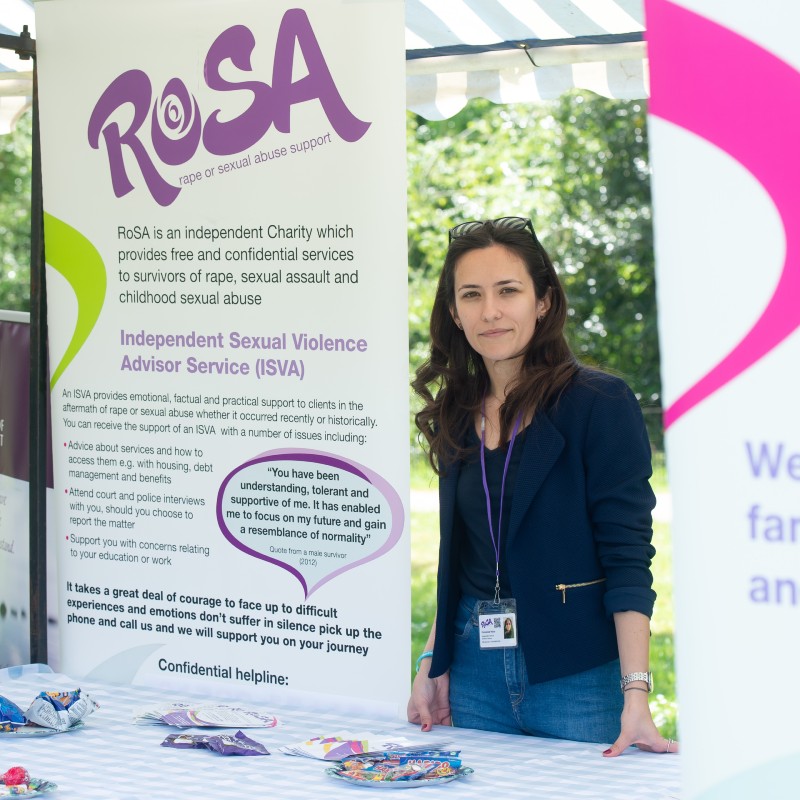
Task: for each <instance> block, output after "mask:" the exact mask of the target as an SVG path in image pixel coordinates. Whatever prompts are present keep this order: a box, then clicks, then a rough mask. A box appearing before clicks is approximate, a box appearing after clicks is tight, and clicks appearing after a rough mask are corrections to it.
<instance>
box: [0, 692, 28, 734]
mask: <svg viewBox="0 0 800 800" xmlns="http://www.w3.org/2000/svg"><path fill="white" fill-rule="evenodd" d="M27 721H28V720H27V718H26V717H25V714H23V713H22V709H21V708H20V707H19V706H18V705H17V704H16V703H12V702H11V701H10V700H9V699H8V698H7V697H3V696H1V695H0V731H13V730H16V729H17V728H19V727H20V726H21V725H25V724H26V723H27Z"/></svg>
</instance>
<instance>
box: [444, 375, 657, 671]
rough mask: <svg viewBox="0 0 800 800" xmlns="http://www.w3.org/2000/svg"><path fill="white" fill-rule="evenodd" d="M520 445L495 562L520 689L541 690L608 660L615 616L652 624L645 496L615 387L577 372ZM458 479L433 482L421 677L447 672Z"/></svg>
mask: <svg viewBox="0 0 800 800" xmlns="http://www.w3.org/2000/svg"><path fill="white" fill-rule="evenodd" d="M522 441H523V443H524V444H523V452H522V457H521V461H520V464H519V469H518V471H517V477H516V482H515V484H514V493H513V498H512V505H511V517H510V521H509V529H508V534H507V539H506V548H507V549H506V563H507V569H508V572H509V579H510V582H511V590H512V596H513V597H514V598H515V599H516V601H517V630H518V633H519V642H520V646H521V647H522V648H523V651H524V654H525V662H526V666H527V670H528V676H529V680H530V682H531V683H540V682H543V681H548V680H552V679H554V678H559V677H563V676H565V675H571V674H575V673H578V672H582V671H584V670H587V669H591V668H593V667H597V666H599V665H601V664H605V663H607V662H608V661H611V660H613V659H615V658H617V657H618V655H619V653H618V649H617V639H616V631H615V627H614V621H613V618H612V615H613V614H614V612H617V611H630V610H633V611H639V612H641V613H643V614H646V615H647V616H651V615H652V612H653V603H654V601H655V592H654V591H653V590H652V588H651V586H652V582H653V578H652V574H651V572H650V562H651V559H652V557H653V555H654V554H655V549H654V548H653V546H652V545H651V539H652V516H651V515H652V510H653V507H654V506H655V496H654V495H653V491H652V489H651V488H650V483H649V478H650V475H651V474H652V469H651V461H650V444H649V440H648V437H647V432H646V430H645V425H644V419H643V417H642V412H641V409H640V408H639V404H638V402H637V400H636V398H635V397H634V395H633V393H632V392H631V390H630V389H629V388H628V386H627V385H626V384H625V383H624V382H623V381H622V380H620V379H619V378H617V377H614V376H612V375H607V374H605V373H599V372H594V371H591V370H587V369H581V370H580V371H579V372H578V374H577V375H576V376H575V378H574V379H573V380H572V382H571V383H570V384H569V386H568V387H567V388H566V389H565V390H564V392H563V393H562V394H561V396H560V397H559V398H558V400H557V401H556V402H555V403H553V404H552V405H551V406H550V407H549V408H548V409H547V410H544V411H540V412H539V413H537V414H536V416H535V417H534V419H533V421H532V422H531V424H530V425H529V426H528V429H527V431H526V433H525V437H524V438H523V440H522ZM459 472H460V464H459V463H455V464H453V465H452V466H450V467H449V468H448V469H447V471H446V472H445V474H444V475H442V477H441V478H440V481H439V504H440V506H439V509H440V511H439V513H440V545H439V572H438V587H437V618H436V637H435V644H434V651H433V661H432V663H431V669H430V673H429V674H430V677H432V678H433V677H436V676H438V675H441V674H442V673H444V672H445V671H446V670H447V669H448V668H449V666H450V661H451V659H452V653H453V633H454V630H453V622H454V616H455V613H456V609H457V606H458V602H459V599H460V589H459V582H458V563H459V562H458V559H459V549H460V545H461V539H462V536H463V535H464V531H463V525H462V524H460V521H459V517H458V513H457V510H456V486H457V484H458V476H459ZM584 583H585V584H589V585H587V586H573V584H584ZM562 585H566V587H567V588H565V589H562V588H560V587H561V586H562ZM487 599H488V598H487Z"/></svg>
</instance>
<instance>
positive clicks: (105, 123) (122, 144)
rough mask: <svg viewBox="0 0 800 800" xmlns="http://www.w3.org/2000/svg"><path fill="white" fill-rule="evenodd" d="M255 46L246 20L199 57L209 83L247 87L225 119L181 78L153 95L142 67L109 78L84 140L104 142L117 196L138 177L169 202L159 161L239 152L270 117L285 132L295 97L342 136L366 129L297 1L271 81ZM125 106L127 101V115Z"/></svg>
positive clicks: (223, 88)
mask: <svg viewBox="0 0 800 800" xmlns="http://www.w3.org/2000/svg"><path fill="white" fill-rule="evenodd" d="M255 47H256V39H255V36H254V35H253V32H252V31H251V30H250V29H249V28H247V27H245V26H244V25H234V26H232V27H230V28H228V29H227V30H225V31H223V32H222V33H221V34H220V35H219V36H218V37H217V38H216V39H215V40H214V42H213V43H212V44H211V47H209V49H208V53H207V55H206V58H205V63H204V64H203V78H204V81H205V85H206V86H207V87H208V88H209V89H211V90H212V91H214V92H222V93H227V92H245V93H246V97H247V98H248V99H249V101H250V104H249V105H248V106H247V108H246V109H245V110H244V111H243V112H242V113H241V114H239V115H238V116H236V117H234V118H233V119H223V118H224V117H225V116H226V115H225V113H224V112H223V109H222V108H213V109H212V110H211V111H210V112H208V113H204V110H203V109H202V108H201V106H200V104H199V102H198V100H197V98H195V97H194V96H193V95H192V94H191V93H190V92H189V90H188V89H187V88H186V84H185V83H184V82H183V81H182V80H181V79H180V78H172V79H171V80H169V81H168V82H167V84H166V86H165V87H164V89H163V91H162V93H161V95H160V97H157V98H155V99H154V98H153V89H152V85H151V81H150V78H149V76H148V75H147V73H146V72H144V71H142V70H138V69H132V70H128V71H127V72H123V73H122V74H121V75H119V76H117V77H116V78H115V79H114V80H113V81H112V82H111V83H110V84H109V85H108V87H107V88H106V90H105V91H104V92H103V93H102V95H101V96H100V98H99V99H98V101H97V103H96V104H95V107H94V109H93V110H92V113H91V115H90V118H89V125H88V140H89V145H90V146H91V147H92V148H93V149H95V150H99V149H100V148H101V146H104V147H105V151H106V155H107V157H108V166H109V172H110V175H111V185H112V188H113V191H114V194H115V195H116V196H117V197H123V196H125V195H126V194H128V193H129V192H131V191H133V190H134V189H135V188H136V186H135V184H134V180H135V179H137V177H138V178H140V179H141V180H143V181H144V184H145V186H146V187H147V190H148V191H149V192H150V194H151V195H152V197H153V199H154V200H155V201H156V202H157V203H159V205H162V206H168V205H170V204H171V203H173V202H174V201H175V199H176V198H177V197H178V195H179V194H180V192H181V188H180V186H176V185H175V184H174V183H171V182H170V181H169V180H168V178H167V177H165V175H164V173H165V172H167V174H168V170H165V169H164V168H165V166H166V167H174V166H179V165H181V164H185V163H186V162H187V161H188V160H189V159H190V158H192V156H194V155H195V153H196V152H197V150H198V149H199V148H200V146H201V145H202V147H203V148H204V149H205V151H206V152H207V153H210V154H212V155H217V156H227V155H234V154H236V153H241V152H243V151H245V150H247V149H248V148H250V147H252V146H253V145H255V144H256V143H257V142H259V141H260V140H261V139H262V138H263V137H264V135H265V134H266V133H267V131H268V130H269V129H270V128H271V127H272V126H273V125H274V126H275V130H277V131H279V132H280V133H290V132H291V110H292V106H294V105H296V104H298V103H307V102H311V101H317V102H319V104H320V106H321V107H322V110H323V112H324V113H325V116H326V117H327V119H328V122H329V123H330V124H331V125H332V126H333V129H334V130H335V131H336V134H337V135H338V136H339V137H340V138H342V139H343V140H344V141H346V142H355V141H358V140H359V139H360V138H361V137H362V136H364V134H365V133H366V132H367V130H368V129H369V126H370V123H369V122H364V121H363V120H360V119H359V118H358V117H356V116H355V115H354V114H353V113H352V112H351V111H350V109H349V108H348V107H347V105H346V104H345V102H344V100H343V99H342V96H341V94H340V93H339V90H338V88H337V87H336V83H335V81H334V79H333V76H332V75H331V72H330V70H329V68H328V64H327V62H326V61H325V56H324V55H323V53H322V50H321V48H320V46H319V42H318V41H317V37H316V35H315V34H314V30H313V28H312V27H311V23H310V21H309V19H308V16H307V15H306V13H305V11H304V10H303V9H300V8H291V9H289V10H288V11H287V12H286V13H285V14H284V15H283V17H282V19H281V23H280V27H279V29H278V34H277V38H276V42H275V52H274V58H273V64H272V84H268V83H266V82H265V81H262V80H255V79H253V78H255V76H254V75H253V65H252V55H253V53H254V51H255ZM298 49H299V51H300V53H299V55H300V56H302V60H303V61H304V62H305V66H306V72H305V74H304V75H303V77H302V78H299V79H298V80H296V81H295V80H293V67H294V62H295V57H296V55H298V53H297V52H296V51H297V50H298ZM226 62H230V64H231V65H232V66H233V67H234V68H235V70H238V72H239V73H241V75H242V80H239V81H234V80H230V78H229V77H224V76H223V73H224V74H225V76H230V74H231V69H230V67H229V66H228V65H227V64H226ZM223 65H224V66H223ZM128 106H132V107H133V117H132V119H131V116H130V111H129V109H128V108H127V107H128ZM120 109H125V111H122V112H120V111H119V110H120ZM118 112H119V113H118ZM148 119H149V121H150V124H149V126H148V125H147V124H146V122H147V120H148ZM148 128H149V134H148ZM126 155H127V156H128V158H127V160H126ZM130 156H132V160H133V161H134V162H135V164H136V165H137V166H138V169H139V173H140V174H139V176H136V175H134V176H133V178H132V177H131V176H130V175H129V173H128V166H129V164H130V161H131V159H130Z"/></svg>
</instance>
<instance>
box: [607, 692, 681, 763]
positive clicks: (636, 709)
mask: <svg viewBox="0 0 800 800" xmlns="http://www.w3.org/2000/svg"><path fill="white" fill-rule="evenodd" d="M636 694H639V693H638V692H636ZM625 699H626V703H625V707H624V708H623V710H622V730H621V731H620V734H619V736H618V737H617V741H616V742H614V744H612V745H611V747H609V748H608V750H605V751H604V752H603V755H604V756H605V757H606V758H614V757H615V756H621V755H622V754H623V753H624V752H625V751H626V750H627V749H628V748H629V747H630V746H631V745H636V747H638V748H639V750H646V751H648V752H650V753H677V752H678V750H679V746H678V743H677V742H676V741H674V740H673V739H665V738H664V737H663V736H662V735H661V734H660V733H659V732H658V728H656V726H655V723H654V722H653V718H652V716H651V715H650V707H649V705H648V703H647V695H646V694H643V696H642V698H641V699H638V698H637V699H636V700H635V701H634V700H633V698H628V697H626V698H625Z"/></svg>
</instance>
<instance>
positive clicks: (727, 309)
mask: <svg viewBox="0 0 800 800" xmlns="http://www.w3.org/2000/svg"><path fill="white" fill-rule="evenodd" d="M645 9H646V22H647V29H648V51H649V55H650V66H651V78H652V101H651V104H650V111H651V114H652V116H651V119H650V144H651V148H652V163H653V204H654V209H655V212H656V215H655V239H656V266H657V270H658V274H657V277H658V289H659V296H658V302H659V325H660V334H661V337H660V338H661V352H662V371H663V385H664V397H665V409H666V410H665V425H666V427H667V438H666V444H667V456H668V466H669V476H670V485H671V488H672V494H673V539H674V567H675V603H676V632H677V641H676V648H677V673H678V696H679V701H680V736H681V745H682V752H683V756H682V759H683V765H684V778H685V787H684V789H685V796H686V798H687V800H688V799H689V798H691V799H692V800H695V799H697V800H723V798H724V800H740V798H741V799H742V800H743V799H744V798H751V797H769V798H770V799H771V800H788V798H794V797H795V796H796V794H797V786H796V784H797V780H796V777H797V774H798V771H800V738H798V736H797V725H796V720H797V717H798V715H800V699H798V697H797V693H793V692H789V693H787V692H786V686H785V683H783V682H782V681H780V680H774V679H772V678H770V676H771V675H774V674H780V673H781V671H786V670H788V671H789V672H791V671H792V668H793V667H794V666H795V665H796V664H797V663H798V660H800V637H798V636H796V635H794V634H793V633H792V632H794V631H796V630H797V629H798V622H799V621H800V503H798V485H799V484H798V482H800V434H799V433H798V431H800V427H798V424H797V401H796V395H797V387H796V383H797V380H796V373H797V364H798V363H800V336H799V335H798V327H800V312H798V309H799V308H800V306H799V305H798V296H800V248H798V246H797V240H798V236H800V222H799V221H800V190H798V186H800V161H798V159H797V155H796V150H797V141H798V138H800V114H798V111H797V104H796V103H795V102H793V100H792V98H795V97H797V94H798V90H799V89H800V71H799V70H800V53H799V52H798V49H797V43H796V36H795V33H794V32H795V31H796V30H797V26H798V24H800V8H798V7H797V6H796V5H795V4H789V3H766V4H753V3H748V2H743V0H737V2H728V3H700V2H682V3H670V2H664V0H647V2H646V4H645ZM761 676H763V680H762V679H760V677H761Z"/></svg>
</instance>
